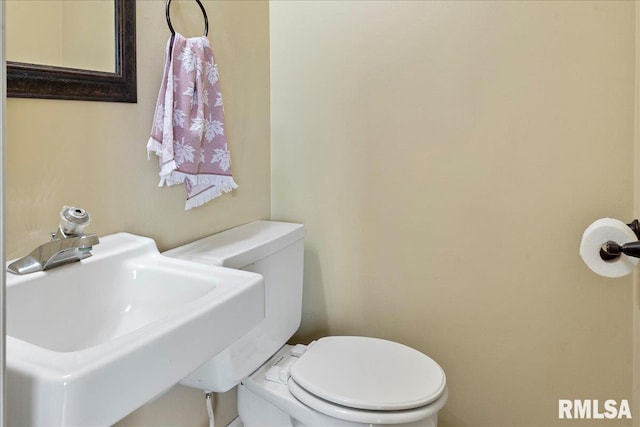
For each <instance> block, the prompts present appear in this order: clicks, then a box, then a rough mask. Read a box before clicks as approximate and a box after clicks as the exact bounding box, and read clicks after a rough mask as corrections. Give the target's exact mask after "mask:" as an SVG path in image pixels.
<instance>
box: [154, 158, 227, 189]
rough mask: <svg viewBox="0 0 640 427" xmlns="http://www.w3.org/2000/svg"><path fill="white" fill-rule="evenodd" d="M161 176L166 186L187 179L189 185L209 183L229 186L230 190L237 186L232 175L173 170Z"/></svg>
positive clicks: (180, 182)
mask: <svg viewBox="0 0 640 427" xmlns="http://www.w3.org/2000/svg"><path fill="white" fill-rule="evenodd" d="M174 163H175V162H174ZM163 170H164V168H163ZM162 177H163V178H164V180H165V182H166V184H167V185H168V186H171V185H176V184H182V183H184V182H185V181H187V180H188V181H189V183H190V184H191V185H207V184H209V185H216V186H221V187H229V188H230V189H231V190H235V189H236V188H238V184H236V182H235V181H234V180H233V177H232V176H230V175H211V174H209V175H204V174H200V175H193V174H188V173H184V172H180V171H177V170H173V171H170V173H168V174H165V175H163V176H162ZM229 191H230V190H229Z"/></svg>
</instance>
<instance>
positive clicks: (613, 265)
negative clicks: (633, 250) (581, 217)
mask: <svg viewBox="0 0 640 427" xmlns="http://www.w3.org/2000/svg"><path fill="white" fill-rule="evenodd" d="M609 240H612V241H614V242H616V243H617V244H619V245H624V244H625V243H629V242H635V241H636V240H638V238H637V237H636V235H635V233H634V232H633V231H632V230H631V229H630V228H629V226H628V225H627V224H625V223H624V222H622V221H618V220H617V219H613V218H600V219H599V220H597V221H595V222H594V223H593V224H591V225H590V226H589V227H587V229H586V230H584V233H583V234H582V242H580V256H581V257H582V260H583V261H584V263H585V264H587V267H589V268H590V269H591V270H593V272H594V273H596V274H599V275H601V276H604V277H622V276H626V275H627V274H629V273H631V272H632V271H633V269H634V268H635V266H636V264H638V258H632V257H628V256H626V255H624V254H621V255H620V257H619V258H616V259H614V260H611V261H605V260H603V259H602V257H600V249H601V248H602V245H603V244H604V243H606V242H608V241H609Z"/></svg>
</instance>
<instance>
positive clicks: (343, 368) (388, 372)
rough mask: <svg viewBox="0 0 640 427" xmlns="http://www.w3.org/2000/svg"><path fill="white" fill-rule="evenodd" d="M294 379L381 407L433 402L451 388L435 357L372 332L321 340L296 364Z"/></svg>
mask: <svg viewBox="0 0 640 427" xmlns="http://www.w3.org/2000/svg"><path fill="white" fill-rule="evenodd" d="M291 378H292V379H293V380H294V381H295V382H296V383H297V384H298V385H299V386H300V387H302V388H303V389H305V390H306V391H307V392H309V393H312V394H314V395H315V396H317V397H320V398H322V399H324V400H326V401H329V402H332V403H335V404H338V405H342V406H346V407H349V408H356V409H367V410H376V411H397V410H406V409H413V408H417V407H420V406H424V405H428V404H429V403H431V402H433V401H435V400H436V399H438V397H440V396H441V395H442V393H443V392H444V390H445V387H446V378H445V375H444V371H443V370H442V368H441V367H440V366H439V365H438V364H437V363H436V362H434V361H433V360H432V359H431V358H430V357H428V356H426V355H425V354H423V353H421V352H419V351H417V350H414V349H413V348H411V347H407V346H406V345H402V344H398V343H396V342H392V341H386V340H382V339H378V338H366V337H326V338H322V339H320V340H318V341H317V342H315V343H314V344H313V345H312V346H310V347H309V348H308V349H307V351H306V352H305V353H304V354H303V355H302V356H301V357H300V359H299V360H298V361H297V362H296V363H294V364H293V366H292V367H291ZM291 391H292V392H293V390H291ZM294 395H295V393H294Z"/></svg>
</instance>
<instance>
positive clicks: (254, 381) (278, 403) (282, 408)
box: [238, 346, 447, 427]
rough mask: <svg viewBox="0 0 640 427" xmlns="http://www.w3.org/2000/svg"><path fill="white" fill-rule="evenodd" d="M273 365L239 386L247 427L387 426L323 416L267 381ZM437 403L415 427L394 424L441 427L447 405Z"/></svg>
mask: <svg viewBox="0 0 640 427" xmlns="http://www.w3.org/2000/svg"><path fill="white" fill-rule="evenodd" d="M290 347H291V346H284V347H283V348H282V349H281V350H280V351H279V352H278V353H276V355H274V356H273V358H272V359H271V360H274V359H277V358H278V357H279V355H280V354H281V353H282V352H286V351H289V348H290ZM269 366H271V365H270V363H269V362H267V363H265V364H264V365H263V366H262V367H261V368H259V369H258V370H257V371H256V372H254V373H253V374H252V375H251V376H250V377H249V378H246V379H245V380H243V381H242V383H240V385H238V414H239V416H240V419H241V420H242V422H243V424H244V426H245V427H306V426H308V427H365V426H366V427H369V426H371V427H373V426H382V425H383V424H363V423H357V422H351V421H345V420H341V419H338V418H334V417H330V416H328V415H324V414H321V413H320V412H317V411H315V410H314V409H311V408H310V407H308V406H306V405H305V404H303V403H302V402H300V401H299V400H298V399H296V398H295V397H294V396H293V395H292V394H291V392H289V388H288V387H287V386H286V385H284V384H279V383H275V382H271V381H266V380H265V379H264V373H265V371H266V369H267V368H268V367H269ZM446 399H447V397H446V391H445V395H443V396H442V398H441V400H440V399H439V400H440V402H434V406H435V407H434V409H435V411H434V413H433V414H432V415H430V416H428V417H426V418H423V419H420V420H417V421H415V422H411V423H401V424H393V425H394V426H398V427H400V426H402V427H437V425H438V412H437V410H439V409H440V408H441V407H442V406H444V402H445V401H446Z"/></svg>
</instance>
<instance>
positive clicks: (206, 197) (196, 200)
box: [184, 186, 237, 211]
mask: <svg viewBox="0 0 640 427" xmlns="http://www.w3.org/2000/svg"><path fill="white" fill-rule="evenodd" d="M235 188H237V186H236V187H218V186H213V187H210V188H207V189H206V190H204V191H202V192H200V193H198V194H196V195H195V196H193V197H191V198H189V199H187V203H186V204H185V206H184V210H185V211H188V210H189V209H192V208H197V207H198V206H202V205H204V204H205V203H207V202H209V201H211V200H213V199H215V198H216V197H220V196H221V195H222V194H223V193H228V192H230V191H232V190H234V189H235Z"/></svg>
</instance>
